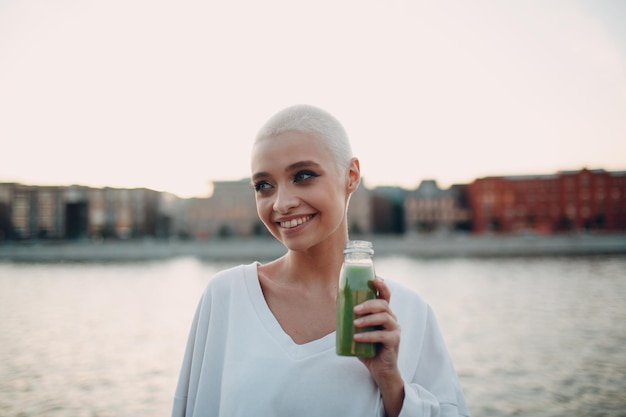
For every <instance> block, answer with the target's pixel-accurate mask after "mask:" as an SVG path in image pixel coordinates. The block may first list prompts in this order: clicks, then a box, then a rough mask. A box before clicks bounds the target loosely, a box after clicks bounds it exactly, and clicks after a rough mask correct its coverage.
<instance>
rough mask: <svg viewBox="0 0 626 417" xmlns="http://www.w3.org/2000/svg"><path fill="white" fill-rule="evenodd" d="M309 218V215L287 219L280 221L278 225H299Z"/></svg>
mask: <svg viewBox="0 0 626 417" xmlns="http://www.w3.org/2000/svg"><path fill="white" fill-rule="evenodd" d="M309 220H311V216H304V217H300V218H299V219H293V220H287V221H285V222H280V227H284V228H285V229H291V228H292V227H296V226H299V225H301V224H302V223H306V222H308V221H309Z"/></svg>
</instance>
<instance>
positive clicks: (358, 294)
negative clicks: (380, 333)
mask: <svg viewBox="0 0 626 417" xmlns="http://www.w3.org/2000/svg"><path fill="white" fill-rule="evenodd" d="M373 280H374V268H373V266H372V264H371V263H365V264H358V263H354V264H344V265H343V266H342V268H341V275H340V278H339V291H338V293H337V354H338V355H342V356H360V357H365V358H371V357H373V356H375V355H376V346H375V344H374V343H357V342H355V341H354V333H357V332H367V331H371V330H374V328H373V327H365V328H360V329H357V328H356V327H354V324H353V322H354V319H355V318H357V317H356V316H355V314H354V310H353V309H354V307H355V306H356V305H357V304H361V303H362V302H364V301H366V300H371V299H374V298H376V294H375V292H374V291H373V290H372V288H373V283H372V281H373Z"/></svg>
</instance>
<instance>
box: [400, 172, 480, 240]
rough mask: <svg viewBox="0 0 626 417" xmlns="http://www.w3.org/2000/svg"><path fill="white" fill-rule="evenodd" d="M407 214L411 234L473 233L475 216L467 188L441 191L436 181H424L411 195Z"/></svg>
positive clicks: (406, 208) (405, 202) (408, 199)
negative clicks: (471, 208) (472, 225)
mask: <svg viewBox="0 0 626 417" xmlns="http://www.w3.org/2000/svg"><path fill="white" fill-rule="evenodd" d="M404 212H405V217H406V225H407V231H409V232H416V233H431V232H450V231H467V230H470V229H471V213H470V209H469V204H468V200H467V186H465V185H453V186H452V187H450V188H448V189H441V188H440V187H439V185H438V184H437V182H436V181H435V180H432V179H429V180H423V181H422V182H421V183H420V184H419V186H418V187H417V188H416V189H415V190H412V191H409V192H407V194H406V198H405V201H404Z"/></svg>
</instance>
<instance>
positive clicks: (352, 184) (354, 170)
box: [348, 158, 361, 194]
mask: <svg viewBox="0 0 626 417" xmlns="http://www.w3.org/2000/svg"><path fill="white" fill-rule="evenodd" d="M360 183H361V164H360V163H359V160H358V159H357V158H352V159H351V160H350V165H348V193H349V194H352V193H353V192H355V191H356V189H357V188H359V184H360Z"/></svg>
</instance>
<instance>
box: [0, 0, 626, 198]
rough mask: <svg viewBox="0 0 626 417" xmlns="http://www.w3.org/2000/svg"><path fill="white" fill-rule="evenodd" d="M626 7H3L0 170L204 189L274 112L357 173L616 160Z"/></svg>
mask: <svg viewBox="0 0 626 417" xmlns="http://www.w3.org/2000/svg"><path fill="white" fill-rule="evenodd" d="M625 19H626V3H623V2H620V1H617V0H601V1H590V0H576V1H557V2H550V3H546V2H542V1H537V0H532V1H525V2H507V3H505V4H504V3H502V2H495V1H478V2H473V3H472V4H469V3H467V2H460V1H452V2H436V3H433V2H425V1H424V2H422V1H416V2H403V1H390V2H385V3H384V4H383V3H379V2H376V1H366V2H356V1H348V2H341V3H338V2H330V1H328V2H327V1H321V2H319V3H316V6H315V7H312V6H311V5H309V4H306V3H300V2H281V1H278V0H270V1H268V2H263V4H262V5H260V4H258V3H256V2H247V1H244V2H243V3H237V4H233V5H228V4H217V3H215V4H214V3H212V2H207V3H203V4H195V3H193V2H186V1H183V2H176V3H173V2H170V1H164V2H160V3H154V2H148V1H147V0H130V1H125V2H122V1H117V0H116V1H107V2H104V1H99V0H96V1H92V2H87V3H84V4H83V3H75V2H72V1H69V0H66V1H62V2H55V3H54V4H47V3H41V2H33V1H28V0H27V1H23V2H13V3H7V4H4V5H3V6H2V7H1V8H0V28H2V29H0V34H2V36H0V143H1V144H2V146H1V148H0V149H2V154H3V162H2V164H0V182H18V183H23V184H37V185H47V184H58V185H68V184H74V183H75V184H79V185H85V186H93V187H104V186H110V187H117V188H144V187H145V188H149V189H154V190H158V191H166V192H172V193H174V194H177V195H179V196H181V197H190V196H200V197H201V196H206V195H207V193H208V192H209V183H210V182H211V181H236V180H239V179H242V178H246V177H248V176H249V171H248V154H249V147H250V144H251V141H252V138H253V136H254V134H255V133H256V130H257V129H258V128H259V127H260V125H261V124H262V123H263V122H264V121H265V119H267V118H268V117H269V116H270V115H271V114H273V113H274V112H275V111H277V110H279V109H281V108H283V107H285V106H287V105H291V104H295V103H302V102H304V103H310V104H314V105H318V106H320V107H322V108H325V109H327V110H329V111H330V112H331V113H333V114H335V115H336V116H337V117H338V118H339V119H340V120H341V121H342V122H343V124H344V125H345V127H346V130H347V131H348V134H349V135H350V137H351V140H352V142H353V147H354V151H355V155H356V156H357V157H359V158H360V159H361V167H362V174H363V177H364V179H365V183H366V185H367V186H368V187H375V186H379V185H389V186H399V187H403V188H407V189H411V188H416V187H417V186H418V185H419V183H420V182H421V181H422V180H424V179H435V180H437V182H438V183H439V185H440V186H441V187H443V188H447V187H448V186H450V185H452V184H454V183H468V182H470V181H471V180H473V179H475V178H480V177H485V176H500V175H534V174H550V173H555V172H558V171H561V170H578V169H582V168H588V169H605V170H607V171H619V170H623V169H624V168H625V167H626V160H625V159H624V155H626V118H625V117H623V115H624V114H626V28H625V27H624V25H623V24H621V22H623V21H624V20H625Z"/></svg>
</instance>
